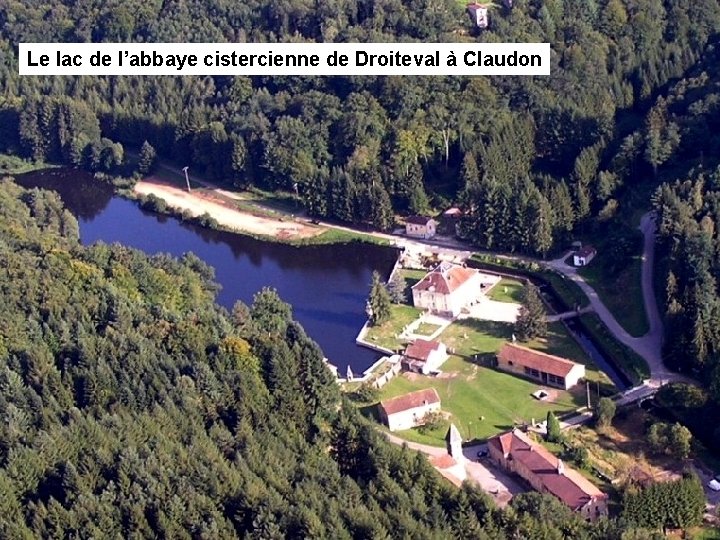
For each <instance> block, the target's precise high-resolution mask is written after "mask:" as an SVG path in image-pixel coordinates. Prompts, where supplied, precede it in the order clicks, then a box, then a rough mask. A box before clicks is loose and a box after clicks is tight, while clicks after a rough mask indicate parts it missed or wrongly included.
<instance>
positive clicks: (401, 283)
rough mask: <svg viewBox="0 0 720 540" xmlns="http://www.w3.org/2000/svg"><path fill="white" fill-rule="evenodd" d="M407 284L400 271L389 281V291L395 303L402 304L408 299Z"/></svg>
mask: <svg viewBox="0 0 720 540" xmlns="http://www.w3.org/2000/svg"><path fill="white" fill-rule="evenodd" d="M405 285H406V284H405V279H404V278H403V277H402V276H401V275H400V273H399V272H395V273H394V274H393V275H392V277H391V278H390V282H389V283H388V292H389V293H390V298H391V299H392V301H393V303H395V304H402V303H404V302H405V301H406V300H407V296H406V294H405Z"/></svg>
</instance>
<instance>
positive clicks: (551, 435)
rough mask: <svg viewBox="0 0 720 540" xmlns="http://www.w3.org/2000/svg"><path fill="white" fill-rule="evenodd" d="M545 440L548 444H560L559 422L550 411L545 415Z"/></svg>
mask: <svg viewBox="0 0 720 540" xmlns="http://www.w3.org/2000/svg"><path fill="white" fill-rule="evenodd" d="M547 440H548V442H560V441H561V440H562V431H561V430H560V422H559V421H558V419H557V416H555V414H553V412H552V411H548V413H547Z"/></svg>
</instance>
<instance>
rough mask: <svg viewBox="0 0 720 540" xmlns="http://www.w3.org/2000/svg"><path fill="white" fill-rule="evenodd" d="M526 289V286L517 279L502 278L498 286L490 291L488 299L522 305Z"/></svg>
mask: <svg viewBox="0 0 720 540" xmlns="http://www.w3.org/2000/svg"><path fill="white" fill-rule="evenodd" d="M524 289H525V285H524V284H523V283H522V282H520V281H518V280H516V279H509V278H502V279H501V280H500V282H499V283H498V284H497V285H495V286H494V287H493V288H492V289H490V293H489V294H488V298H490V300H495V301H496V302H511V303H515V304H520V303H522V298H523V290H524Z"/></svg>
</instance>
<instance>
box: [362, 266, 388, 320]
mask: <svg viewBox="0 0 720 540" xmlns="http://www.w3.org/2000/svg"><path fill="white" fill-rule="evenodd" d="M390 306H391V302H390V294H389V293H388V291H387V289H386V288H385V285H384V284H383V282H382V280H381V279H380V274H378V273H377V272H373V275H372V286H371V288H370V297H369V298H368V302H367V314H368V317H369V318H370V324H371V325H373V326H375V325H378V324H383V323H384V322H385V321H387V320H389V319H390Z"/></svg>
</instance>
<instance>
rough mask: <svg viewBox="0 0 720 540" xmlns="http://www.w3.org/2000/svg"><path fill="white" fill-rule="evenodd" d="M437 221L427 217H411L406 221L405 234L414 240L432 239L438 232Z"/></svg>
mask: <svg viewBox="0 0 720 540" xmlns="http://www.w3.org/2000/svg"><path fill="white" fill-rule="evenodd" d="M437 225H438V223H437V221H435V220H434V219H433V218H429V217H425V216H410V217H408V218H407V219H406V220H405V234H407V235H408V236H412V237H413V238H425V239H428V238H432V237H433V236H435V233H436V232H437Z"/></svg>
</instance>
